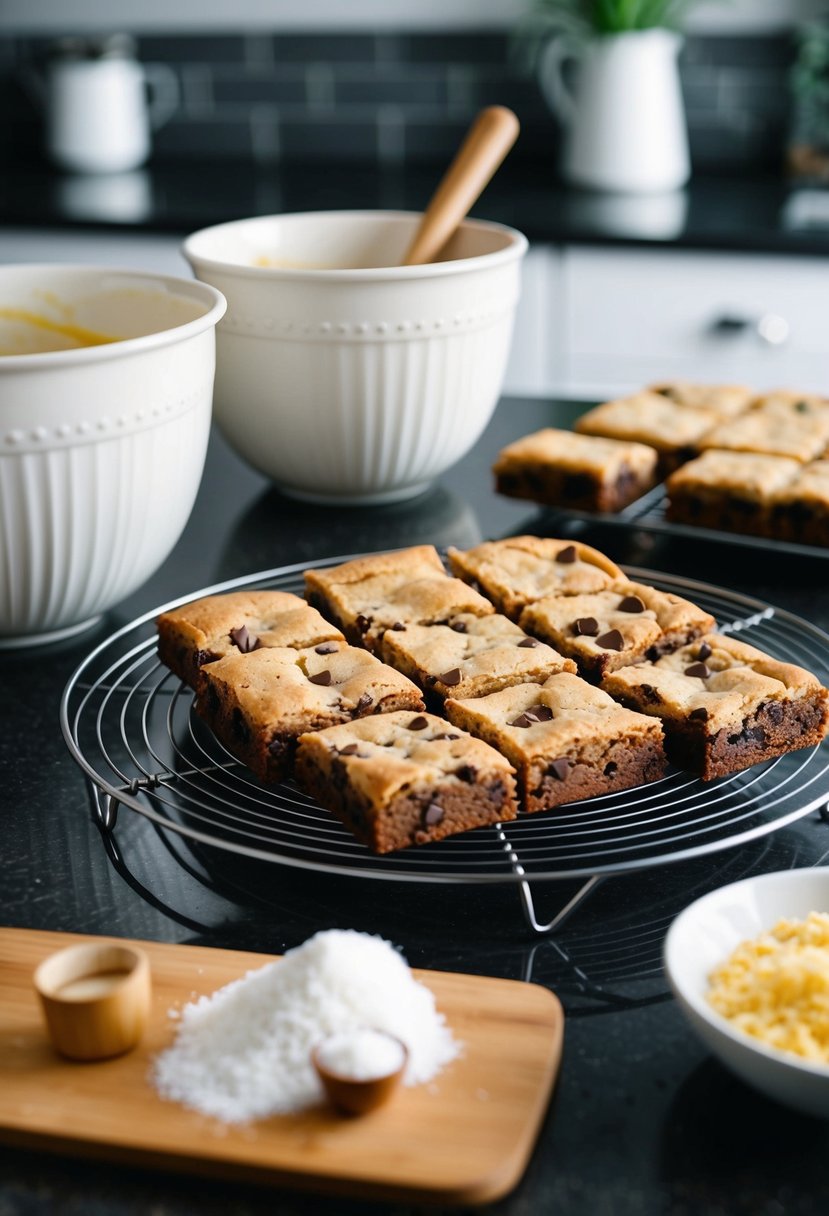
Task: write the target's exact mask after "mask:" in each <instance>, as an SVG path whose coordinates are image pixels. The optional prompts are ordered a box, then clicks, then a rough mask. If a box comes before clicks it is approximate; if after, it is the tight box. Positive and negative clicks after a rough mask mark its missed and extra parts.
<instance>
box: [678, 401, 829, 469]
mask: <svg viewBox="0 0 829 1216" xmlns="http://www.w3.org/2000/svg"><path fill="white" fill-rule="evenodd" d="M827 447H829V405H827V403H826V402H824V401H822V400H821V399H820V398H814V397H808V396H803V397H801V396H798V395H797V394H791V395H790V394H781V393H776V394H773V395H771V396H768V397H761V398H760V399H759V400H758V401H756V402H755V404H754V405H753V406H752V408H751V409H750V410H748V411H747V412H746V413H745V414H740V416H739V417H738V418H731V419H729V420H728V421H727V422H722V423H720V425H719V426H715V427H714V428H713V429H712V430H710V431H709V432H708V434H707V435H706V436H705V437H704V438H703V439H701V440H700V443H699V448H700V450H701V451H704V450H706V449H708V448H721V449H728V450H730V451H734V452H757V453H759V454H760V455H767V456H790V457H792V458H793V459H794V460H799V461H801V462H804V463H805V462H806V461H809V460H814V459H815V458H816V457H818V456H820V455H822V454H823V452H825V451H826V448H827Z"/></svg>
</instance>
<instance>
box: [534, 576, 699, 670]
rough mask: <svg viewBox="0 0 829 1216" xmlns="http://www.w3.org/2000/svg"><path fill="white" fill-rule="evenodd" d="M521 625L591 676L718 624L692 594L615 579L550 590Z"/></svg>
mask: <svg viewBox="0 0 829 1216" xmlns="http://www.w3.org/2000/svg"><path fill="white" fill-rule="evenodd" d="M520 623H521V628H522V629H525V630H526V631H527V633H531V634H535V635H536V637H540V638H543V639H544V640H545V641H547V642H549V643H550V645H551V646H554V647H555V648H556V650H559V651H561V653H562V654H565V655H568V656H569V657H570V658H572V659H575V660H576V662H577V663H578V666H579V670H580V671H581V674H582V675H583V676H586V677H587V678H588V679H592V680H600V679H601V678H602V677H603V676H604V675H606V674H607V672H609V671H614V670H615V669H616V668H617V667H623V666H625V665H626V664H628V663H635V662H637V661H638V660H639V659H642V658H644V657H645V656H646V655H647V656H648V657H649V658H657V657H658V656H659V655H660V654H663V653H664V652H665V651H667V650H675V649H676V648H677V647H678V646H682V645H684V644H685V643H686V642H689V641H691V640H692V639H693V638H696V637H699V636H700V634H702V633H707V632H708V630H710V629H713V628H714V627H715V624H716V622H715V621H714V618H713V617H712V616H711V614H710V613H708V612H704V611H703V609H702V608H698V607H697V605H696V604H693V603H691V601H690V600H686V599H682V597H681V596H679V595H673V594H672V593H670V592H668V591H657V590H656V588H655V587H647V586H644V585H643V584H641V583H629V582H625V581H621V582H617V583H614V584H613V585H612V586H610V587H608V588H607V589H606V590H604V591H594V592H592V593H591V594H590V595H574V596H569V597H567V598H564V597H562V596H548V597H547V598H546V599H543V600H538V601H537V602H536V603H535V604H530V605H529V607H527V608H525V609H524V611H523V613H522V614H521V622H520Z"/></svg>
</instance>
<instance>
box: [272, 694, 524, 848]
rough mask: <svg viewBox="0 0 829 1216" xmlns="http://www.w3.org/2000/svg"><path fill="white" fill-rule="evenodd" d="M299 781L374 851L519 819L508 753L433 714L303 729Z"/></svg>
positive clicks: (299, 755) (297, 773) (388, 717)
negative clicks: (310, 729) (309, 732)
mask: <svg viewBox="0 0 829 1216" xmlns="http://www.w3.org/2000/svg"><path fill="white" fill-rule="evenodd" d="M296 776H297V781H298V782H299V784H300V786H301V787H302V788H303V789H304V790H306V791H307V793H309V794H310V795H311V796H312V797H313V798H316V800H317V801H318V802H319V803H321V805H322V806H324V807H326V808H327V809H328V810H329V811H332V812H333V813H334V814H335V815H336V816H337V817H338V818H339V819H341V820H342V822H343V823H344V824H345V825H346V827H348V828H350V830H351V831H352V832H353V833H354V835H355V836H356V837H357V839H358V840H361V841H362V842H363V844H366V845H368V847H369V848H370V849H373V850H374V851H375V852H377V853H390V852H392V851H393V850H395V849H405V848H407V847H408V846H409V845H421V844H428V843H429V842H431V841H434V840H443V838H444V837H446V836H451V835H454V834H455V833H457V832H467V831H469V830H470V829H472V828H477V827H483V826H485V825H487V824H493V823H498V822H499V821H501V820H508V819H514V818H515V817H516V814H517V811H518V808H517V805H516V801H515V779H514V776H513V770H512V766H511V764H510V763H509V761H508V760H506V759H505V758H504V757H503V756H502V755H500V754H499V752H497V751H496V750H495V749H494V748H492V747H489V746H488V745H487V744H486V743H483V742H482V741H481V740H480V739H474V738H472V736H471V735H468V734H467V733H466V732H465V731H462V730H459V729H457V728H455V727H451V726H449V725H448V723H446V722H445V721H444V720H443V719H442V718H437V717H434V716H433V715H432V714H417V715H412V714H410V713H393V714H382V715H380V716H379V717H376V718H362V719H360V721H358V722H349V723H347V724H345V725H343V726H332V727H329V728H328V729H326V730H321V731H317V732H315V733H314V734H305V735H302V736H301V738H300V740H299V747H298V751H297V760H296Z"/></svg>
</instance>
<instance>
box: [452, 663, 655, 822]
mask: <svg viewBox="0 0 829 1216" xmlns="http://www.w3.org/2000/svg"><path fill="white" fill-rule="evenodd" d="M446 713H447V716H448V717H449V720H450V721H451V722H453V723H454V724H455V725H456V726H460V727H462V728H463V729H464V730H468V731H470V732H471V733H472V734H474V735H477V736H478V737H479V738H481V739H484V740H485V741H486V742H487V743H490V744H491V745H492V746H493V747H495V748H497V749H498V750H499V751H500V752H501V753H502V754H503V755H504V756H506V757H507V759H508V760H509V761H510V762H511V763H512V765H513V766H514V767H515V769H516V771H517V773H518V784H519V789H520V791H521V796H522V799H523V807H524V810H525V811H527V812H529V813H530V814H533V813H535V812H536V811H544V810H548V809H549V808H550V807H555V806H560V805H561V804H562V803H565V802H575V801H577V800H578V799H580V798H593V797H595V796H596V795H597V794H609V793H612V792H614V791H615V790H624V789H629V788H630V787H631V786H636V785H642V784H643V783H645V782H647V781H655V780H656V779H657V778H659V777H661V776H662V775H663V774H664V772H665V767H666V764H665V754H664V749H663V746H662V729H661V727H659V728H658V729H656V730H654V729H653V727H654V726H655V725H657V726H658V723H657V720H656V719H655V718H652V717H648V716H647V715H645V714H639V713H632V712H631V711H630V710H627V709H624V708H622V706H620V705H618V704H617V703H616V702H615V701H614V700H613V698H612V697H609V696H608V695H607V693H605V692H603V691H602V690H601V689H600V688H594V687H593V686H592V685H591V684H587V683H586V682H585V681H584V680H581V679H579V677H578V676H574V675H570V674H569V672H561V673H559V674H557V675H553V676H550V678H549V679H548V680H547V681H546V682H545V683H544V684H542V685H540V686H539V685H536V684H519V685H517V686H516V687H514V688H505V689H502V690H501V692H496V693H492V694H491V695H490V696H488V697H478V698H475V699H474V700H454V699H451V698H450V699H449V700H448V701H447V702H446Z"/></svg>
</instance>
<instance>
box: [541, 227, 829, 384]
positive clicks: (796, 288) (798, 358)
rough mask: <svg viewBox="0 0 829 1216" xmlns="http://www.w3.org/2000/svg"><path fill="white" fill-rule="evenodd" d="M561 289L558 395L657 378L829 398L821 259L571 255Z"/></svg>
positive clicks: (827, 307) (610, 252) (825, 268)
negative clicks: (788, 389)
mask: <svg viewBox="0 0 829 1216" xmlns="http://www.w3.org/2000/svg"><path fill="white" fill-rule="evenodd" d="M563 290H564V294H565V297H566V316H567V323H568V343H567V357H566V364H565V366H564V369H563V371H564V374H563V376H562V377H561V378H560V379H559V381H558V382H557V383H556V384H555V385H554V386H552V387H555V389H556V390H557V391H559V392H569V393H572V394H573V395H575V396H584V397H596V396H599V397H601V396H608V395H611V394H614V393H618V392H624V391H629V390H630V389H633V388H636V387H638V386H641V385H642V384H646V383H647V382H648V381H650V380H654V379H661V378H665V377H686V378H691V379H698V380H710V381H718V380H722V381H737V382H741V381H744V382H745V383H747V384H750V385H752V386H754V387H757V388H774V387H776V386H782V385H791V386H793V387H796V388H802V389H810V390H814V391H820V392H829V259H823V258H810V257H793V256H791V257H786V256H777V255H766V254H729V253H709V252H703V251H697V250H671V251H668V250H665V251H662V250H655V251H649V250H629V249H604V248H602V249H599V248H592V247H591V248H568V249H567V250H565V252H564V255H563ZM561 292H562V285H561V283H559V284H558V285H557V287H556V293H557V296H558V297H560V295H561ZM764 334H765V336H764ZM775 339H777V340H779V339H783V340H782V341H777V342H775V341H774V340H775Z"/></svg>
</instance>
